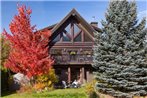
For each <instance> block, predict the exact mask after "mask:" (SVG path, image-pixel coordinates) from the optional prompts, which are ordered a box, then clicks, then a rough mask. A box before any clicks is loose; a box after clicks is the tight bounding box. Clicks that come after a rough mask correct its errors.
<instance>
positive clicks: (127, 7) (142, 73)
mask: <svg viewBox="0 0 147 98" xmlns="http://www.w3.org/2000/svg"><path fill="white" fill-rule="evenodd" d="M105 18H106V20H102V25H103V33H102V34H99V33H97V32H95V33H94V34H95V46H94V60H93V62H94V63H93V67H94V68H95V69H96V72H95V74H96V79H97V80H98V82H97V84H96V89H97V90H98V91H100V92H103V93H107V94H110V95H112V96H114V97H117V98H132V96H135V95H142V96H144V95H147V55H146V54H147V43H146V42H145V34H146V33H147V32H146V28H145V24H146V20H145V18H144V19H142V21H141V22H140V23H139V22H138V20H137V6H136V2H135V1H131V2H128V1H127V0H122V1H119V0H118V1H115V0H113V1H110V3H109V7H108V9H107V12H106V15H105Z"/></svg>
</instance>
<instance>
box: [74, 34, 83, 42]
mask: <svg viewBox="0 0 147 98" xmlns="http://www.w3.org/2000/svg"><path fill="white" fill-rule="evenodd" d="M81 37H82V36H81V33H80V34H79V35H78V36H77V37H76V38H75V39H74V41H75V42H80V41H82V40H81V39H82V38H81Z"/></svg>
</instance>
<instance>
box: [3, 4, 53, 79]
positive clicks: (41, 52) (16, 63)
mask: <svg viewBox="0 0 147 98" xmlns="http://www.w3.org/2000/svg"><path fill="white" fill-rule="evenodd" d="M31 12H32V11H31V10H30V9H27V8H26V7H25V6H18V15H15V17H14V19H13V20H12V22H11V23H10V31H11V33H12V34H9V33H7V32H6V31H5V30H4V32H3V33H4V34H5V36H6V38H7V39H8V40H9V42H10V43H11V44H10V45H11V52H10V55H9V58H8V60H7V61H6V63H5V67H7V68H8V69H10V70H12V71H13V72H16V73H18V72H20V73H22V74H24V75H27V76H28V77H29V78H31V77H33V76H37V75H40V74H43V73H47V72H48V70H49V68H51V65H52V64H53V63H54V61H53V60H52V58H51V56H50V55H49V53H48V47H47V44H48V42H49V37H50V34H51V32H49V31H48V32H37V33H34V32H35V26H31V23H30V14H31Z"/></svg>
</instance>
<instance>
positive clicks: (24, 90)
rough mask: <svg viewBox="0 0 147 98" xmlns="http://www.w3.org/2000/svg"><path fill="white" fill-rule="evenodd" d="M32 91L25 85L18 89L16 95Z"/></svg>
mask: <svg viewBox="0 0 147 98" xmlns="http://www.w3.org/2000/svg"><path fill="white" fill-rule="evenodd" d="M33 91H34V89H33V88H32V86H31V85H29V84H28V85H25V86H22V85H21V87H20V89H19V90H18V91H17V93H23V92H28V93H31V92H33Z"/></svg>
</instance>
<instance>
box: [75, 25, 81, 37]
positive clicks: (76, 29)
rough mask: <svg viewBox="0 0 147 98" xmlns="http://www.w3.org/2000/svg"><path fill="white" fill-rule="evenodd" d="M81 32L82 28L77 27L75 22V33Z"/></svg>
mask: <svg viewBox="0 0 147 98" xmlns="http://www.w3.org/2000/svg"><path fill="white" fill-rule="evenodd" d="M79 32H80V29H79V28H78V27H77V25H76V24H74V35H76V34H77V33H79Z"/></svg>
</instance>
